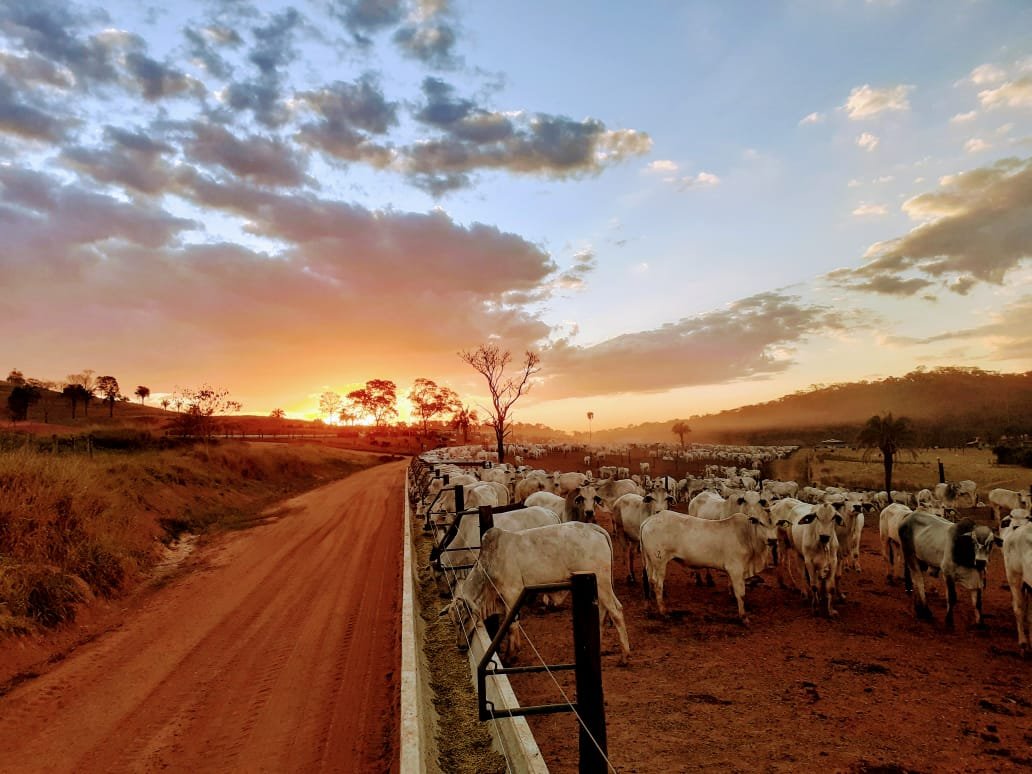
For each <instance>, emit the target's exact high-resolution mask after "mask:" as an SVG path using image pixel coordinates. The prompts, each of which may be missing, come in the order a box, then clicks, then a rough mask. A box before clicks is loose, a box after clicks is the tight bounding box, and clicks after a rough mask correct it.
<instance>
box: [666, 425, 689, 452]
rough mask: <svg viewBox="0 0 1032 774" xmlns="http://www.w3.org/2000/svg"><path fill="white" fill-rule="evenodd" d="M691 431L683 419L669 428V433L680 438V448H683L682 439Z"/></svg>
mask: <svg viewBox="0 0 1032 774" xmlns="http://www.w3.org/2000/svg"><path fill="white" fill-rule="evenodd" d="M691 431H692V428H691V426H690V425H689V424H688V423H687V422H685V421H684V420H683V419H678V420H677V421H676V422H674V424H673V426H672V427H671V428H670V432H672V433H673V434H674V435H677V436H679V437H680V438H681V448H682V449H683V448H684V437H685V435H687V434H688V433H690V432H691Z"/></svg>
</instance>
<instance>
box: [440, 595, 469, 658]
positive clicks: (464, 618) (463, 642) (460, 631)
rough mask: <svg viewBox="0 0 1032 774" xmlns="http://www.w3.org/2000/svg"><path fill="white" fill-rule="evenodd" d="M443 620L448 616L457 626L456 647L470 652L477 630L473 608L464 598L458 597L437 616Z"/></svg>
mask: <svg viewBox="0 0 1032 774" xmlns="http://www.w3.org/2000/svg"><path fill="white" fill-rule="evenodd" d="M437 615H438V617H440V618H443V617H444V616H448V618H449V619H451V622H452V624H453V625H454V626H455V647H457V648H458V649H459V650H460V651H462V652H466V651H467V650H469V643H470V642H472V641H473V631H474V630H475V629H476V628H477V617H476V616H475V615H474V614H473V607H472V606H471V605H470V604H469V602H467V601H466V600H465V599H463V598H462V597H456V598H455V599H453V600H452V601H451V602H449V603H448V604H447V605H445V606H444V607H443V608H442V609H441V611H440V612H439V613H438V614H437Z"/></svg>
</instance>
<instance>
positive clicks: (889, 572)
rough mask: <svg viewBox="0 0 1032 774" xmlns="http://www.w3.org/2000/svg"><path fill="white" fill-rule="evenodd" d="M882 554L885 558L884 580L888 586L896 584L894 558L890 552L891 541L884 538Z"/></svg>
mask: <svg viewBox="0 0 1032 774" xmlns="http://www.w3.org/2000/svg"><path fill="white" fill-rule="evenodd" d="M882 556H883V557H884V558H885V564H886V567H887V569H886V573H885V580H886V582H888V584H889V585H890V586H895V585H896V560H895V557H894V556H893V552H892V541H891V540H890V539H889V538H886V539H885V540H883V541H882Z"/></svg>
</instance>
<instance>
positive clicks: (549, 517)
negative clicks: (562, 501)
mask: <svg viewBox="0 0 1032 774" xmlns="http://www.w3.org/2000/svg"><path fill="white" fill-rule="evenodd" d="M558 523H559V517H558V516H556V515H555V514H554V513H553V512H552V511H551V510H549V509H548V508H542V507H533V508H521V509H520V510H518V511H509V512H507V513H497V514H495V515H494V525H495V527H497V528H498V529H501V530H505V531H508V532H514V531H517V530H523V529H530V528H531V527H541V526H544V525H546V524H558ZM479 545H480V516H479V514H476V513H468V514H466V515H465V516H463V517H462V518H461V519H458V520H456V522H455V523H454V524H453V525H451V527H450V528H449V529H448V531H447V532H446V533H445V536H444V538H443V539H442V540H441V545H440V546H435V547H434V548H433V549H431V551H430V561H431V562H432V563H434V564H435V565H436V566H438V567H440V568H442V569H444V568H450V567H457V566H460V565H466V564H473V562H475V561H476V560H477V554H476V549H477V547H478V546H479ZM445 549H447V550H445ZM457 549H461V550H457Z"/></svg>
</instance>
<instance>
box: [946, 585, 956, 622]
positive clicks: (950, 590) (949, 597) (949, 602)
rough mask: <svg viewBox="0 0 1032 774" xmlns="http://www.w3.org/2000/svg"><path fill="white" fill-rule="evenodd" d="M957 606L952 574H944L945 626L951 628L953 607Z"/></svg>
mask: <svg viewBox="0 0 1032 774" xmlns="http://www.w3.org/2000/svg"><path fill="white" fill-rule="evenodd" d="M956 606H957V583H956V581H955V580H953V576H952V575H947V576H946V628H947V629H952V628H953V608H955V607H956Z"/></svg>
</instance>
